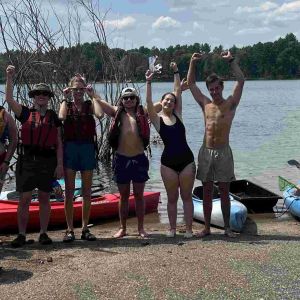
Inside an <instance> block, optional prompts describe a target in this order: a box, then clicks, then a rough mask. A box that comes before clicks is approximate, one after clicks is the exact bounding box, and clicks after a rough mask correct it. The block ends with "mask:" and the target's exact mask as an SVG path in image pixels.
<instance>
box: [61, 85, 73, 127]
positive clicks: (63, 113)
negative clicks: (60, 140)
mask: <svg viewBox="0 0 300 300" xmlns="http://www.w3.org/2000/svg"><path fill="white" fill-rule="evenodd" d="M70 96H71V89H70V88H68V87H67V88H65V89H64V90H63V97H64V98H63V100H62V102H61V104H60V107H59V113H58V118H59V119H60V120H62V121H64V120H65V119H66V117H67V113H68V102H69V101H71V99H70Z"/></svg>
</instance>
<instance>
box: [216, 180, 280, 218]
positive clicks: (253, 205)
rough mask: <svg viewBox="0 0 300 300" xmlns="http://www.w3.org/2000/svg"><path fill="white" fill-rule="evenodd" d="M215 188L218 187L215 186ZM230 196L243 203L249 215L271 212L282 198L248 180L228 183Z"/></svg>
mask: <svg viewBox="0 0 300 300" xmlns="http://www.w3.org/2000/svg"><path fill="white" fill-rule="evenodd" d="M216 188H218V185H217V184H216ZM229 193H230V195H231V196H232V197H233V198H234V199H235V200H237V201H239V202H241V203H243V204H244V205H245V206H246V207H247V209H248V212H249V213H267V212H273V207H274V206H275V205H276V204H277V201H278V199H281V198H282V197H281V196H279V195H277V194H275V193H273V192H271V191H269V190H267V189H265V188H264V187H261V186H259V185H258V184H256V183H253V182H251V181H249V180H244V179H243V180H235V181H232V182H231V183H230V189H229Z"/></svg>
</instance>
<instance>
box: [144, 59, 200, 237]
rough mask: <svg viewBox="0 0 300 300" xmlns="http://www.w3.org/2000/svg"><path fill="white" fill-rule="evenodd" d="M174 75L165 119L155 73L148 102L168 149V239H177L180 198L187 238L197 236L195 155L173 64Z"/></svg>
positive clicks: (164, 164) (164, 175)
mask: <svg viewBox="0 0 300 300" xmlns="http://www.w3.org/2000/svg"><path fill="white" fill-rule="evenodd" d="M170 66H171V68H172V69H173V71H174V93H166V94H164V95H163V96H162V99H161V109H162V112H161V115H160V116H159V115H158V114H157V112H156V109H155V107H154V106H153V102H152V91H151V80H152V77H153V73H152V72H151V71H150V70H148V71H147V73H146V81H147V84H146V93H147V95H146V100H147V109H148V113H149V117H150V120H151V122H152V124H153V125H154V127H155V129H156V130H157V132H158V133H159V135H160V136H161V139H162V140H163V142H164V145H165V148H164V151H163V153H162V156H161V177H162V179H163V182H164V185H165V188H166V191H167V195H168V217H169V222H170V229H169V231H168V233H167V236H168V237H174V236H175V235H176V220H177V201H178V197H179V192H180V196H181V198H182V201H183V208H184V217H185V223H186V233H185V235H184V236H185V237H187V238H189V237H192V236H193V231H192V223H193V213H194V207H193V201H192V189H193V185H194V180H195V170H196V167H195V163H194V155H193V153H192V151H191V149H190V148H189V146H188V144H187V141H186V135H185V127H184V125H183V123H182V101H181V92H182V91H181V85H180V76H179V73H178V68H177V65H176V63H174V62H172V63H171V65H170Z"/></svg>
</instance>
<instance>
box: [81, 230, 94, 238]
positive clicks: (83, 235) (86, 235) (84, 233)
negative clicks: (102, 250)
mask: <svg viewBox="0 0 300 300" xmlns="http://www.w3.org/2000/svg"><path fill="white" fill-rule="evenodd" d="M81 239H82V240H86V241H96V237H95V236H94V235H93V234H92V233H90V231H89V230H88V229H84V230H82V233H81Z"/></svg>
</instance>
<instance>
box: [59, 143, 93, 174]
mask: <svg viewBox="0 0 300 300" xmlns="http://www.w3.org/2000/svg"><path fill="white" fill-rule="evenodd" d="M96 164H97V162H96V153H95V145H94V143H84V142H65V144H64V168H67V169H72V170H74V171H91V170H93V169H95V168H96Z"/></svg>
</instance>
